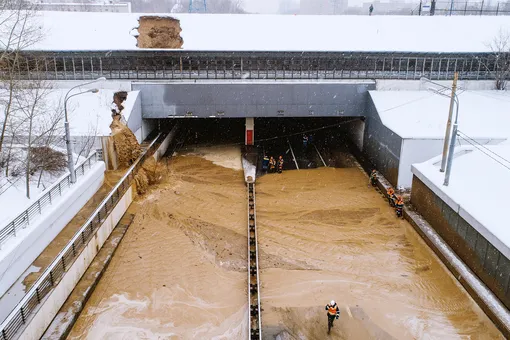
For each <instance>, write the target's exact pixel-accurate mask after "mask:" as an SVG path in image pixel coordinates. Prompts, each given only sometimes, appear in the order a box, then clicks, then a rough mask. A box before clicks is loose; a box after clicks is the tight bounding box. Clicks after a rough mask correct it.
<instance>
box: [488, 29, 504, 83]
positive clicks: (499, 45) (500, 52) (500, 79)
mask: <svg viewBox="0 0 510 340" xmlns="http://www.w3.org/2000/svg"><path fill="white" fill-rule="evenodd" d="M487 46H488V47H489V48H490V50H491V53H492V55H491V58H490V59H489V61H487V62H482V64H484V67H485V68H486V69H487V71H488V72H490V73H491V74H492V76H493V77H494V80H496V89H498V90H505V89H506V85H507V82H508V79H509V78H510V34H509V32H508V31H504V30H503V29H500V31H499V34H498V35H497V36H496V37H495V38H494V39H493V40H492V42H491V43H490V44H487Z"/></svg>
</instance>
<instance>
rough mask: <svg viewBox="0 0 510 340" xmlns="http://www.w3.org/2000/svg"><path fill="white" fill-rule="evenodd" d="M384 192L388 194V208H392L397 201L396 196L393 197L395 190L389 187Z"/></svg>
mask: <svg viewBox="0 0 510 340" xmlns="http://www.w3.org/2000/svg"><path fill="white" fill-rule="evenodd" d="M386 192H387V194H388V203H389V204H390V206H392V207H394V206H395V202H396V201H397V195H395V190H393V188H391V187H390V188H389V189H388V190H387V191H386Z"/></svg>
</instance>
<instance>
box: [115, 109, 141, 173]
mask: <svg viewBox="0 0 510 340" xmlns="http://www.w3.org/2000/svg"><path fill="white" fill-rule="evenodd" d="M120 117H121V116H120V115H116V116H114V117H113V121H112V123H111V124H110V129H111V130H112V134H111V136H112V139H113V146H114V149H115V152H116V154H117V165H118V167H119V168H127V167H128V166H130V165H131V164H133V162H134V161H135V160H136V159H137V158H138V157H139V156H140V154H141V153H142V149H141V147H140V144H138V141H137V140H136V137H135V135H134V134H133V132H132V131H131V130H130V129H129V128H128V127H127V126H126V125H125V124H124V123H122V122H121V121H120Z"/></svg>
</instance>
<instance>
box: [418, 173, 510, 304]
mask: <svg viewBox="0 0 510 340" xmlns="http://www.w3.org/2000/svg"><path fill="white" fill-rule="evenodd" d="M411 202H412V204H413V206H414V207H416V209H417V210H418V212H419V213H420V214H421V215H422V216H423V217H424V218H425V219H426V220H427V221H428V222H429V223H430V225H431V226H432V227H433V228H434V229H435V230H436V232H437V233H438V234H439V235H440V236H441V237H442V238H443V239H444V240H445V241H446V242H447V243H448V245H449V246H450V247H451V248H452V249H453V250H454V251H455V252H456V253H457V255H458V256H459V257H460V258H461V259H462V260H463V261H464V262H465V263H466V264H467V265H468V266H469V268H471V270H473V272H474V273H475V274H476V275H477V276H478V277H479V278H480V279H481V280H482V281H483V282H484V283H485V284H486V285H487V286H488V287H489V288H490V289H491V290H492V291H493V292H494V294H496V296H497V297H498V298H499V299H500V300H501V301H502V302H503V303H504V304H505V306H506V307H507V308H510V260H509V259H508V258H506V257H505V256H504V255H503V254H501V253H500V252H499V250H497V249H496V248H495V247H494V246H493V245H492V244H491V243H490V242H488V241H487V240H486V239H485V238H484V237H483V236H482V235H481V234H480V233H479V232H478V231H477V230H476V229H475V228H473V227H472V226H471V225H470V224H469V223H468V222H466V221H465V220H464V219H463V218H462V217H461V216H459V215H458V214H457V213H456V212H455V211H454V210H453V209H452V208H450V206H449V205H448V204H446V203H445V202H444V201H443V200H441V198H439V197H438V196H437V195H435V194H434V193H433V192H432V190H430V189H429V188H428V187H427V186H426V185H425V184H424V183H423V182H422V181H421V180H420V179H418V178H417V177H416V176H414V177H413V186H412V192H411Z"/></svg>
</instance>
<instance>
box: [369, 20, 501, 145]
mask: <svg viewBox="0 0 510 340" xmlns="http://www.w3.org/2000/svg"><path fill="white" fill-rule="evenodd" d="M509 21H510V20H509ZM448 95H449V94H448ZM370 96H371V97H372V101H373V102H374V104H375V107H376V109H377V112H378V113H379V116H380V118H381V121H382V123H383V124H384V125H385V126H386V127H387V128H389V129H391V130H392V131H393V132H395V133H396V134H397V135H399V136H400V137H402V138H412V139H425V138H444V135H445V130H446V121H447V119H448V110H449V107H450V99H449V98H446V97H443V96H440V95H438V94H436V93H433V92H430V91H370ZM458 97H459V102H460V105H459V130H461V131H463V132H464V133H465V134H467V135H468V136H470V137H472V138H500V139H501V138H503V139H506V138H509V137H510V92H509V91H464V92H462V91H459V93H458Z"/></svg>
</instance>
